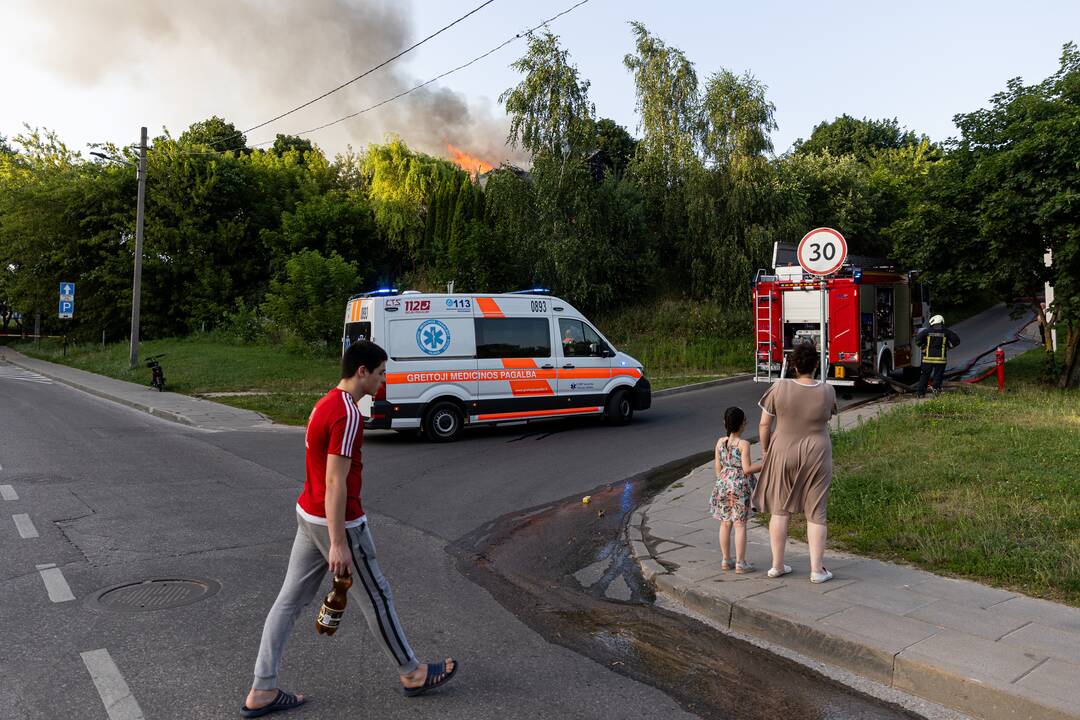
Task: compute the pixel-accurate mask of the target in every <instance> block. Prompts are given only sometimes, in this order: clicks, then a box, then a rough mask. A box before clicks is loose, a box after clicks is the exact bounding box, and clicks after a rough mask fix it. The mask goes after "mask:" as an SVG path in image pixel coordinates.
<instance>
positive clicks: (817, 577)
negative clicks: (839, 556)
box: [810, 568, 833, 583]
mask: <svg viewBox="0 0 1080 720" xmlns="http://www.w3.org/2000/svg"><path fill="white" fill-rule="evenodd" d="M821 569H822V570H823V571H824V572H819V573H816V572H812V573H810V582H812V583H823V582H829V581H830V580H832V578H833V574H832V573H831V572H829V570H828V568H821Z"/></svg>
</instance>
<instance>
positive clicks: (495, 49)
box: [245, 0, 589, 147]
mask: <svg viewBox="0 0 1080 720" xmlns="http://www.w3.org/2000/svg"><path fill="white" fill-rule="evenodd" d="M587 2H589V0H580V1H579V2H577V3H575V4H574V5H571V6H570V7H568V8H567V9H565V10H563V11H562V12H560V13H557V14H555V15H552V16H551V17H549V18H548V19H547V20H544V21H542V22H540V23H539V24H537V25H535V26H533V27H531V28H529V29H528V30H523V31H521V32H519V33H517V34H516V35H514V36H513V37H511V38H509V39H507V40H505V41H504V42H502V43H501V44H499V45H497V46H495V47H493V48H492V49H490V50H488V51H487V52H486V53H484V54H482V55H477V56H476V57H474V58H473V59H472V60H469V61H468V62H466V63H463V64H461V65H458V66H457V67H456V68H453V69H452V70H447V71H446V72H444V73H442V74H440V75H436V76H435V77H433V78H431V79H430V80H427V81H426V82H422V83H420V84H419V85H416V86H414V87H411V88H409V89H408V90H403V91H402V92H399V93H398V94H397V95H394V96H393V97H389V98H386V99H385V100H382V101H380V102H377V103H375V104H374V105H369V106H368V107H366V108H364V109H362V110H357V111H356V112H354V113H350V114H348V115H346V116H345V117H340V118H338V119H337V120H332V121H330V122H328V123H325V124H323V125H319V126H318V127H314V128H311V129H310V130H304V131H302V132H298V133H292V134H293V135H297V136H299V135H308V134H310V133H313V132H316V131H318V130H322V129H324V128H328V127H330V126H331V125H337V124H338V123H340V122H345V121H346V120H351V119H352V118H354V117H356V116H357V115H363V114H364V113H366V112H370V111H371V110H374V109H375V108H379V107H382V106H383V105H386V104H387V103H391V102H393V101H394V100H397V99H398V98H402V97H405V96H406V95H408V94H409V93H412V92H415V91H417V90H419V89H420V88H422V87H425V86H427V85H430V84H431V83H433V82H436V81H438V80H441V79H442V78H444V77H446V76H447V75H452V74H453V73H456V72H457V71H458V70H463V69H465V68H467V67H469V66H470V65H472V64H473V63H476V62H479V61H480V60H483V59H484V58H486V57H487V56H489V55H492V54H494V53H496V52H498V51H499V50H502V49H503V48H504V47H506V46H507V45H509V44H510V43H512V42H514V41H516V40H520V39H521V38H522V37H525V36H528V35H531V34H532V33H533V32H535V31H537V30H539V29H540V28H542V27H544V26H545V25H548V24H549V23H552V22H554V21H555V20H558V19H559V18H561V17H562V16H563V15H567V14H569V13H571V12H573V11H574V10H576V9H577V8H579V7H581V6H582V5H584V4H585V3H587ZM245 132H246V131H245ZM273 142H274V140H266V141H264V142H261V143H255V144H254V145H251V147H261V146H263V145H270V144H273Z"/></svg>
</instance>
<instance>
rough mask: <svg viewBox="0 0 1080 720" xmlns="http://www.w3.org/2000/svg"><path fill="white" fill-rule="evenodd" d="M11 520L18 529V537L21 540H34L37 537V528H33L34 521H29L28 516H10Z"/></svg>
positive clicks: (22, 514)
mask: <svg viewBox="0 0 1080 720" xmlns="http://www.w3.org/2000/svg"><path fill="white" fill-rule="evenodd" d="M11 519H12V520H14V521H15V527H17V528H18V529H19V536H20V537H22V538H23V539H28V538H36V537H37V536H38V531H37V528H36V527H34V521H33V520H31V519H30V516H29V515H27V514H26V513H19V514H18V515H12V516H11Z"/></svg>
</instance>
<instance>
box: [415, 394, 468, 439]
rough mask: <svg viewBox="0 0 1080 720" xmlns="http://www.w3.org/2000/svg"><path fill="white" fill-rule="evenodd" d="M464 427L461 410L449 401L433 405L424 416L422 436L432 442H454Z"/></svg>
mask: <svg viewBox="0 0 1080 720" xmlns="http://www.w3.org/2000/svg"><path fill="white" fill-rule="evenodd" d="M464 425H465V417H464V415H463V414H462V412H461V408H459V407H458V406H457V405H456V404H454V403H452V402H450V401H449V400H442V401H440V402H437V403H435V404H434V405H432V406H431V407H430V408H429V409H428V411H427V413H425V415H424V435H426V436H427V438H428V440H431V441H432V442H450V441H452V440H456V439H457V438H458V436H459V435H461V429H462V427H464Z"/></svg>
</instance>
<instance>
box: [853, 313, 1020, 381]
mask: <svg viewBox="0 0 1080 720" xmlns="http://www.w3.org/2000/svg"><path fill="white" fill-rule="evenodd" d="M1036 320H1037V319H1036V318H1032V319H1031V320H1030V321H1029V322H1027V323H1025V324H1024V325H1023V326H1022V327H1021V328H1020V329H1019V330H1017V331H1016V334H1015V335H1014V336H1013V338H1012V339H1011V340H1006V341H1005V342H1002V343H998V344H997V345H996V346H995V347H993V348H991V349H989V350H987V351H986V352H984V353H980V354H979V355H976V356H975V357H974V358H972V359H971V360H970V361H969V362H968V363H967V365H965V366H964V367H962V368H960V369H959V370H953V371H951V372H948V373H946V374H945V379H946V380H953V379H955V378H959V377H961V376H963V375H966V374H967V373H969V372H971V369H972V368H974V367H975V366H976V365H978V364H979V361H980V360H982V359H983V358H985V357H986V356H987V355H990V354H991V353H995V354H996V353H998V352H1001V357H1000V358H997V359H998V362H995V363H994V364H993V365H991V366H990V367H989V368H988V369H987V370H986V371H985V372H983V373H981V374H979V375H977V376H975V377H972V378H964V379H962V380H960V382H963V383H977V382H980V381H982V380H985V379H986V378H988V377H990V376H991V375H993V374H994V373H995V372H998V371H999V368H1000V364H1003V363H1004V361H1005V357H1004V356H1005V353H1004V351H1003V350H1002V348H1003V347H1005V346H1006V345H1012V344H1013V343H1016V342H1019V341H1020V333H1022V332H1023V331H1024V330H1026V329H1027V328H1028V327H1030V326H1031V325H1032V323H1034V322H1036ZM874 377H875V378H877V379H879V380H881V381H883V382H885V383H887V384H888V385H890V386H891V387H893V388H895V389H898V390H902V391H903V392H914V390H915V388H914V386H912V385H908V384H906V383H902V382H900V381H898V380H895V379H893V378H890V377H887V376H885V375H882V374H881V373H877V374H875V375H874ZM998 387H999V389H1004V373H1002V374H1001V376H1000V377H999V379H998Z"/></svg>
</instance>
